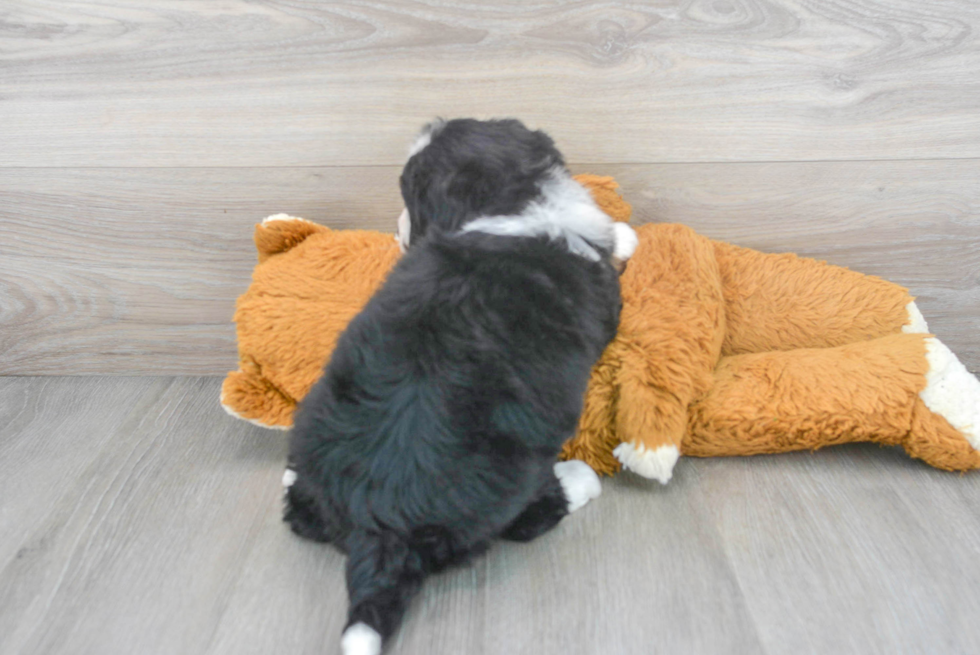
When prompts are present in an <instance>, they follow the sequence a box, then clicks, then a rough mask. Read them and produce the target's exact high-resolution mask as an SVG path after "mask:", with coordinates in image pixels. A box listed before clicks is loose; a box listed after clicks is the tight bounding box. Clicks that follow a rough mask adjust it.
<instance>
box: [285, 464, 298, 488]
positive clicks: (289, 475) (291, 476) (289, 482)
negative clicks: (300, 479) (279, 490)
mask: <svg viewBox="0 0 980 655" xmlns="http://www.w3.org/2000/svg"><path fill="white" fill-rule="evenodd" d="M294 482H296V471H294V470H293V469H286V470H285V471H284V472H283V474H282V486H284V487H286V488H287V489H289V488H290V487H291V486H293V483H294Z"/></svg>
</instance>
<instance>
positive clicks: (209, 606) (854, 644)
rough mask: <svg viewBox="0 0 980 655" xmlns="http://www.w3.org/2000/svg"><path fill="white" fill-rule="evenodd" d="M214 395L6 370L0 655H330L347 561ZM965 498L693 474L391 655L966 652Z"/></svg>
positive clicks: (977, 522) (850, 477)
mask: <svg viewBox="0 0 980 655" xmlns="http://www.w3.org/2000/svg"><path fill="white" fill-rule="evenodd" d="M219 387H220V380H219V379H216V378H206V379H195V378H189V379H182V378H178V379H167V378H146V379H142V380H133V379H125V378H84V377H74V378H42V379H36V378H35V379H32V378H7V379H0V419H3V421H2V422H0V454H2V455H3V456H0V485H5V486H3V487H0V488H2V489H3V491H4V493H3V494H0V517H3V519H2V520H4V521H6V522H5V523H4V524H3V527H4V528H5V529H4V532H3V534H4V540H3V542H2V543H0V652H3V653H4V654H5V655H6V654H10V655H35V654H39V653H73V654H74V653H99V654H108V655H112V654H115V653H147V654H150V655H153V654H156V653H160V654H170V653H177V652H179V653H183V654H186V655H198V654H201V655H203V654H209V655H212V654H213V655H224V654H226V653H242V652H248V653H253V652H274V653H278V652H289V653H296V654H297V655H302V654H305V653H310V654H313V653H323V652H327V653H334V652H338V650H337V639H338V636H339V634H340V631H341V629H342V627H343V623H344V616H345V612H346V594H345V591H344V582H343V557H342V556H341V555H340V554H339V553H337V552H336V551H334V550H333V549H331V548H329V547H325V546H320V545H317V544H312V543H309V542H305V541H303V540H300V539H298V538H296V537H295V536H293V535H292V534H291V533H290V532H289V531H288V529H287V528H286V527H285V526H284V525H283V524H282V522H281V520H280V512H281V505H280V494H281V492H280V483H279V478H280V475H281V472H282V466H283V460H284V457H285V449H284V436H283V434H282V433H280V432H275V431H265V430H261V429H260V428H256V427H254V426H251V425H248V424H246V423H244V422H241V421H237V420H235V419H232V418H230V417H228V416H226V415H225V414H224V413H223V412H222V411H221V410H220V408H219V407H218V405H217V402H216V399H217V395H218V391H219ZM32 445H33V447H34V448H36V449H37V450H34V451H31V450H30V447H31V446H32ZM15 451H16V452H18V453H21V454H20V455H17V456H15V457H11V456H8V455H9V454H10V453H12V452H15ZM32 452H33V453H34V454H35V455H37V457H34V458H32V457H30V456H28V455H29V454H30V453H32ZM59 453H60V458H59V456H58V454H59ZM72 460H74V462H75V463H71V461H72ZM46 464H47V465H46ZM8 481H10V482H9V483H8ZM8 484H9V486H7V485H8ZM10 491H14V492H15V493H8V492H10ZM978 502H980V475H978V474H975V473H974V474H967V475H962V476H961V475H954V474H948V473H944V472H941V471H936V470H933V469H930V468H928V467H925V466H923V465H921V464H919V463H916V462H915V461H913V460H910V459H908V458H907V457H906V456H905V455H904V454H902V453H901V452H900V451H898V450H895V449H884V448H877V447H874V446H857V447H851V446H847V447H841V448H831V449H827V450H824V451H820V452H818V453H794V454H789V455H780V456H770V457H753V458H745V459H738V458H730V459H703V460H698V459H682V460H681V461H680V463H679V464H678V466H677V469H676V471H675V476H674V479H673V480H672V481H671V482H670V484H669V485H667V486H665V487H662V486H660V485H659V484H656V483H651V482H649V481H644V480H640V479H638V478H636V477H633V476H630V475H621V476H618V477H616V478H614V479H613V480H611V481H610V480H607V481H605V483H604V492H603V495H602V497H601V498H599V499H598V500H597V501H594V502H593V503H591V504H590V505H589V506H587V507H586V508H585V509H583V510H582V511H581V512H579V513H576V514H575V515H573V516H571V517H570V518H568V519H566V520H565V521H564V522H563V523H562V524H561V525H560V526H559V527H558V528H557V529H556V530H555V531H553V532H552V533H550V534H548V535H546V536H544V537H542V538H541V539H539V540H537V541H535V542H533V543H531V544H526V545H518V544H503V543H501V544H496V545H495V546H494V547H493V548H492V549H491V551H490V552H489V554H488V555H487V556H485V557H482V558H480V559H478V560H477V561H476V562H475V563H474V564H473V565H472V566H470V567H467V568H463V569H459V570H455V571H452V572H449V573H447V574H445V575H441V576H437V577H436V578H433V579H431V580H430V581H429V582H428V583H427V584H426V585H425V587H424V588H423V592H422V594H421V595H420V596H419V597H418V598H417V599H416V602H415V603H414V605H413V606H412V608H411V611H410V612H409V615H408V617H407V619H406V622H405V624H404V626H403V628H402V629H401V630H400V631H399V632H398V633H397V634H396V636H395V638H394V639H393V641H392V644H391V648H389V650H388V651H387V652H389V653H391V655H420V654H422V653H425V654H426V655H443V654H446V655H448V654H450V653H453V654H455V653H461V652H463V653H467V654H468V655H524V654H528V655H532V654H533V655H559V654H561V655H566V654H568V655H592V654H594V653H610V654H613V653H617V654H618V653H653V652H657V653H660V652H663V653H691V654H692V655H701V654H705V655H711V654H715V653H733V654H742V653H745V654H749V653H752V654H755V653H764V654H768V655H781V654H786V655H791V654H796V653H830V652H833V653H841V654H842V655H849V654H855V655H857V654H861V655H864V654H865V653H878V652H881V653H887V652H900V653H907V654H919V653H921V654H923V655H925V654H932V653H936V652H937V649H938V651H941V652H944V653H969V652H976V651H977V649H978V648H980V627H978V625H977V622H976V620H975V617H976V616H977V614H978V612H980V596H978V595H977V593H976V589H977V585H978V584H980V558H978V557H977V555H978V554H980V553H978V549H980V547H978V544H980V518H978V515H977V513H976V511H975V508H976V506H977V504H978ZM39 507H41V508H43V511H38V508H39Z"/></svg>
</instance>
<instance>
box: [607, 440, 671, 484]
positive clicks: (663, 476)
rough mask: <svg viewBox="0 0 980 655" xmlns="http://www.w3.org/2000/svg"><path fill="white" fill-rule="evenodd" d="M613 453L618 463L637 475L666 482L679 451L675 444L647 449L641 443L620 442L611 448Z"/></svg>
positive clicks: (668, 479)
mask: <svg viewBox="0 0 980 655" xmlns="http://www.w3.org/2000/svg"><path fill="white" fill-rule="evenodd" d="M613 455H615V456H616V459H618V460H619V463H620V464H622V465H623V466H624V467H625V468H627V469H629V470H630V471H633V472H634V473H636V474H637V475H642V476H643V477H645V478H649V479H651V480H656V481H657V482H659V483H660V484H667V483H668V482H669V481H670V476H671V475H673V473H674V464H676V463H677V460H678V458H679V457H680V456H681V453H680V451H679V450H677V446H660V447H659V448H654V449H653V450H647V449H646V448H645V447H643V446H642V445H639V446H634V445H633V444H630V443H621V444H619V445H618V446H616V448H615V449H614V450H613Z"/></svg>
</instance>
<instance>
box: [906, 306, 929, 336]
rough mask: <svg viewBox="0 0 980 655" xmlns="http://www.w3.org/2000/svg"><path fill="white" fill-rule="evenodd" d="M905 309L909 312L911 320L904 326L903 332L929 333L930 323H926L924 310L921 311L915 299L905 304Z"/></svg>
mask: <svg viewBox="0 0 980 655" xmlns="http://www.w3.org/2000/svg"><path fill="white" fill-rule="evenodd" d="M905 311H906V312H908V315H909V322H908V323H906V324H905V325H903V326H902V332H904V333H906V334H928V333H929V325H928V324H926V318H925V316H923V315H922V312H920V311H919V308H918V306H917V305H916V304H915V301H912V302H910V303H909V304H907V305H905Z"/></svg>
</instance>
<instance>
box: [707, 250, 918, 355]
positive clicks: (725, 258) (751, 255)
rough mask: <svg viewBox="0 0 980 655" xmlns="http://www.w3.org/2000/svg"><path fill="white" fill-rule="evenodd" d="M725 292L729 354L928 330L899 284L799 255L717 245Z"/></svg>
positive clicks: (832, 344)
mask: <svg viewBox="0 0 980 655" xmlns="http://www.w3.org/2000/svg"><path fill="white" fill-rule="evenodd" d="M715 253H716V256H717V258H718V269H719V272H720V274H721V278H722V284H723V288H724V293H725V316H726V321H727V326H726V327H727V331H726V335H725V343H724V346H723V350H722V353H723V354H725V355H739V354H746V353H763V352H770V351H773V350H792V349H794V348H828V347H835V346H842V345H845V344H848V343H854V342H857V341H864V340H867V339H876V338H878V337H883V336H887V335H889V334H896V333H899V332H903V331H904V332H916V333H923V332H928V327H927V326H926V323H925V320H923V318H922V314H920V313H919V310H918V309H917V308H916V307H915V303H914V302H913V298H912V296H910V295H909V293H908V291H907V290H906V289H904V288H903V287H900V286H898V285H897V284H892V283H891V282H887V281H885V280H882V279H880V278H877V277H874V276H871V275H862V274H861V273H855V272H854V271H849V270H847V269H846V268H841V267H839V266H831V265H829V264H827V263H825V262H820V261H816V260H813V259H805V258H802V257H797V256H796V255H792V254H781V255H780V254H769V253H761V252H758V251H755V250H749V249H748V248H739V247H737V246H733V245H731V244H727V243H717V242H716V243H715Z"/></svg>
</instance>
